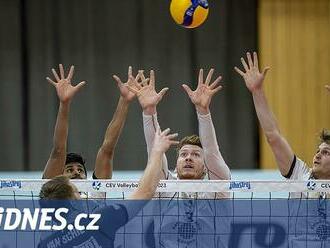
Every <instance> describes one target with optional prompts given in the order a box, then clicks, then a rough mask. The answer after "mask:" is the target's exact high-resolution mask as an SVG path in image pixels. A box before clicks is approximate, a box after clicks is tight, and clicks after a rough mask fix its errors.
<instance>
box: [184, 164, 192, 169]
mask: <svg viewBox="0 0 330 248" xmlns="http://www.w3.org/2000/svg"><path fill="white" fill-rule="evenodd" d="M183 168H185V169H192V168H194V167H193V166H192V165H190V164H186V165H185V166H183Z"/></svg>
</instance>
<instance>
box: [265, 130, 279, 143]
mask: <svg viewBox="0 0 330 248" xmlns="http://www.w3.org/2000/svg"><path fill="white" fill-rule="evenodd" d="M265 135H266V139H267V142H268V144H269V145H270V146H274V145H276V144H278V142H279V141H280V140H281V134H280V132H279V131H278V130H276V131H271V132H266V133H265Z"/></svg>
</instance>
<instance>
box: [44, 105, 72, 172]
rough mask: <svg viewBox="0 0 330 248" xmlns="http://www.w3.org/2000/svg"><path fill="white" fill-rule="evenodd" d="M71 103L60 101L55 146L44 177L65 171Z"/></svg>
mask: <svg viewBox="0 0 330 248" xmlns="http://www.w3.org/2000/svg"><path fill="white" fill-rule="evenodd" d="M69 112H70V103H60V106H59V110H58V114H57V119H56V124H55V130H54V137H53V147H52V150H51V154H50V157H49V159H48V161H47V164H46V167H45V169H44V173H43V178H52V177H54V176H57V175H61V174H62V173H63V169H64V165H65V159H66V146H67V138H68V129H69Z"/></svg>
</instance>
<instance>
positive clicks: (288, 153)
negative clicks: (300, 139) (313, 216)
mask: <svg viewBox="0 0 330 248" xmlns="http://www.w3.org/2000/svg"><path fill="white" fill-rule="evenodd" d="M241 61H242V65H243V67H244V70H245V72H243V71H241V70H240V69H238V68H237V67H235V70H236V71H237V72H238V73H239V74H240V75H241V76H242V77H243V79H244V81H245V85H246V87H247V88H248V90H249V91H250V92H251V93H252V97H253V102H254V106H255V109H256V112H257V116H258V119H259V122H260V125H261V128H262V130H263V132H264V134H265V135H266V138H267V142H268V144H269V145H270V147H271V149H272V151H273V154H274V156H275V160H276V163H277V166H278V168H279V170H280V172H281V174H282V176H283V177H285V178H288V179H295V180H308V179H324V180H326V179H330V132H329V131H328V130H323V131H322V132H321V134H320V143H319V145H318V149H317V151H316V153H315V155H314V158H313V166H312V168H311V169H310V167H309V166H308V165H307V164H306V163H305V162H304V161H302V160H301V159H299V158H298V157H297V156H296V155H295V154H294V152H293V150H292V148H291V146H290V145H289V143H288V141H287V140H286V139H285V137H283V135H282V134H281V132H280V130H279V127H278V125H277V121H276V119H275V117H274V114H273V113H272V111H271V110H270V108H269V106H268V103H267V99H266V96H265V93H264V90H263V81H264V79H265V76H266V73H267V71H268V70H269V67H266V68H265V69H264V70H263V71H262V72H260V70H259V66H258V57H257V53H256V52H254V53H253V59H252V56H251V54H250V53H247V61H248V62H247V63H246V61H245V60H244V59H243V58H241Z"/></svg>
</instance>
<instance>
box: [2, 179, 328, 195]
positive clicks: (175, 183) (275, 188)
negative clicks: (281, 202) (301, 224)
mask: <svg viewBox="0 0 330 248" xmlns="http://www.w3.org/2000/svg"><path fill="white" fill-rule="evenodd" d="M46 181H47V180H35V179H22V180H13V179H2V180H0V192H8V191H17V192H20V191H33V192H38V191H40V189H41V186H42V185H43V184H44V183H45V182H46ZM72 183H73V184H75V185H76V186H77V188H78V189H79V190H80V191H84V192H132V191H134V190H135V189H136V188H137V187H138V183H139V181H138V180H72ZM157 192H251V193H253V192H326V193H328V192H330V180H313V181H265V180H258V181H226V180H202V181H201V180H163V181H160V183H159V185H158V188H157Z"/></svg>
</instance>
